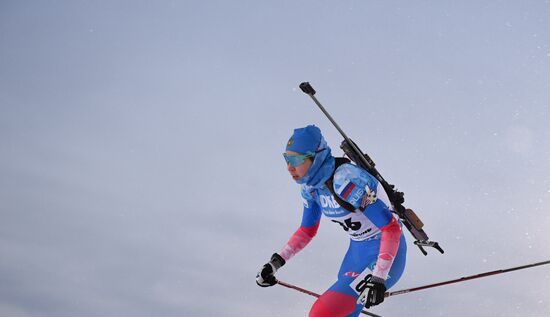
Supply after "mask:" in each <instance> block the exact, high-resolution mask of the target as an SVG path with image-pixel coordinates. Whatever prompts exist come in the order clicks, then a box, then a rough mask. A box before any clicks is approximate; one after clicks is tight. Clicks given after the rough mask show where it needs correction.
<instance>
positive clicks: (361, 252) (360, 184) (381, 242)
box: [279, 164, 407, 317]
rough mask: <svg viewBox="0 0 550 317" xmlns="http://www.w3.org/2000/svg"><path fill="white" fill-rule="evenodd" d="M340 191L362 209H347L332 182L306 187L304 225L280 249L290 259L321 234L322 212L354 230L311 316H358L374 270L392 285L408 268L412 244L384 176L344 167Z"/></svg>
mask: <svg viewBox="0 0 550 317" xmlns="http://www.w3.org/2000/svg"><path fill="white" fill-rule="evenodd" d="M333 184H334V192H335V193H336V194H337V195H338V196H339V198H341V199H342V200H344V201H346V202H347V203H349V204H351V205H353V206H354V207H355V208H356V210H355V212H350V211H348V210H347V209H345V208H343V207H341V206H340V205H339V204H338V203H337V201H336V200H335V199H334V197H333V196H332V193H331V192H330V191H329V189H328V188H327V187H326V186H324V185H323V186H319V187H312V186H308V185H305V184H303V185H302V188H301V191H302V192H301V194H302V199H303V203H304V209H303V216H302V223H301V225H300V227H299V228H298V230H297V231H296V232H295V233H294V234H293V235H292V237H291V238H290V240H289V241H288V243H287V244H286V245H285V246H284V247H283V249H282V250H281V252H280V253H279V254H280V255H281V256H282V257H283V258H284V259H285V261H288V260H289V259H290V258H291V257H293V256H294V255H295V254H296V253H298V252H299V251H300V250H302V249H303V248H304V247H305V246H306V245H307V244H308V243H309V242H310V241H311V239H312V238H313V237H314V236H315V235H316V233H317V229H318V228H319V223H320V220H321V215H325V216H326V217H327V218H328V219H330V220H331V221H332V222H334V223H336V224H338V225H340V226H341V227H342V228H343V230H344V231H346V232H347V233H348V234H349V237H350V245H349V248H348V251H347V253H346V255H345V257H344V259H343V261H342V264H341V266H340V270H339V271H338V279H337V281H336V282H335V283H334V284H333V285H332V286H331V287H330V288H329V289H328V290H327V291H326V292H325V293H323V294H322V296H321V297H319V298H318V299H317V301H316V302H315V304H314V305H313V306H312V308H311V311H310V313H309V316H310V317H335V316H341V317H344V316H346V317H355V316H358V315H359V314H360V312H361V310H362V308H363V307H362V305H357V304H356V301H357V298H358V297H359V295H360V291H358V290H357V289H356V288H357V284H359V283H360V282H361V281H362V280H363V279H364V278H365V277H366V276H367V275H369V274H371V275H373V276H375V277H377V278H381V279H383V280H385V281H386V282H385V286H386V288H388V289H389V288H390V287H392V286H393V285H394V284H395V283H396V282H397V281H398V280H399V278H400V277H401V275H402V274H403V271H404V269H405V261H406V253H407V246H406V242H405V238H404V235H403V233H402V230H401V224H400V222H399V220H398V219H397V218H396V217H395V216H394V214H393V213H392V212H391V210H390V208H391V204H390V202H389V199H388V196H387V194H386V192H385V191H384V189H383V188H382V186H381V185H380V184H379V182H378V180H376V178H374V177H373V176H372V175H370V174H369V173H368V172H366V171H364V170H363V169H361V168H359V167H357V166H355V165H352V164H343V165H341V166H339V167H338V168H337V169H336V171H335V173H334V178H333Z"/></svg>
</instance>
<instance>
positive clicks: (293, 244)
mask: <svg viewBox="0 0 550 317" xmlns="http://www.w3.org/2000/svg"><path fill="white" fill-rule="evenodd" d="M302 197H303V198H304V211H303V214H302V223H301V224H300V227H299V228H298V230H296V232H294V234H293V235H292V236H291V237H290V239H289V240H288V242H287V244H286V245H285V246H284V247H283V249H282V250H281V252H279V255H281V257H282V258H283V259H285V261H288V260H290V258H292V257H293V256H294V255H296V253H298V252H300V251H301V250H302V249H303V248H305V247H306V246H307V245H308V244H309V242H310V241H311V239H313V237H315V235H316V234H317V229H319V224H320V222H321V208H320V207H319V205H317V203H316V202H315V201H314V200H313V199H306V198H309V197H306V196H304V194H302Z"/></svg>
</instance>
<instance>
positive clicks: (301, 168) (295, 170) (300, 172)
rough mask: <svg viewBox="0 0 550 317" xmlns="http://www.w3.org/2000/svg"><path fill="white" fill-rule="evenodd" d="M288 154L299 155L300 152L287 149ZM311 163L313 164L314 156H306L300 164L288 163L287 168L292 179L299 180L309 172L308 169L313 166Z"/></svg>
mask: <svg viewBox="0 0 550 317" xmlns="http://www.w3.org/2000/svg"><path fill="white" fill-rule="evenodd" d="M286 154H287V155H299V154H300V153H297V152H293V151H286ZM311 164H313V160H312V158H306V159H305V160H304V162H303V163H302V164H300V165H298V166H292V164H290V163H287V170H288V172H289V173H290V176H292V179H294V180H298V179H300V178H302V177H304V176H305V175H306V174H307V171H308V170H309V168H310V167H311Z"/></svg>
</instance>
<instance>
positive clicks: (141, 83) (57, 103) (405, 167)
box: [0, 0, 550, 317]
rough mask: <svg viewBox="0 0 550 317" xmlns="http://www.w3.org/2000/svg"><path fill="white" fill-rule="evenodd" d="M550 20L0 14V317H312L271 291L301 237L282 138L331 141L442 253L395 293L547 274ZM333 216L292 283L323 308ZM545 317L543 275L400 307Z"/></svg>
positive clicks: (362, 9) (334, 253) (391, 308)
mask: <svg viewBox="0 0 550 317" xmlns="http://www.w3.org/2000/svg"><path fill="white" fill-rule="evenodd" d="M549 17H550V1H548V0H539V1H530V0H527V1H497V0H495V1H473V0H472V1H469V0H467V1H371V0H354V1H351V0H347V1H319V0H317V1H310V0H299V1H296V0H294V1H287V0H282V1H206V0H205V1H149V2H146V1H81V0H75V1H11V0H1V1H0V316H6V317H38V316H45V317H54V316H55V317H73V316H80V317H89V316H135V317H139V316H168V317H169V316H201V317H202V316H267V317H275V316H297V317H298V316H307V312H308V311H309V307H310V306H311V305H312V303H313V301H314V298H312V297H310V296H307V295H304V294H301V293H297V292H295V291H293V290H289V289H285V288H283V287H279V286H276V287H272V288H268V289H263V288H259V287H257V286H256V283H255V281H254V278H255V274H256V272H257V271H258V270H259V268H260V267H261V266H262V265H263V264H264V263H265V262H266V261H267V260H268V259H269V257H270V256H271V254H272V253H273V252H276V251H279V250H280V248H281V247H282V246H283V245H284V244H285V243H286V241H287V239H288V238H289V237H290V235H291V234H292V233H293V232H294V230H295V229H296V228H297V227H298V225H299V223H300V219H301V200H300V194H299V186H298V185H297V184H295V183H294V182H293V181H292V179H291V178H290V176H289V175H288V173H287V172H286V170H285V164H284V161H283V158H282V156H281V153H282V152H283V151H284V146H285V144H286V141H287V139H288V137H289V136H290V134H291V133H292V129H293V128H295V127H300V126H305V125H307V124H316V125H317V126H319V127H320V128H321V129H322V130H323V132H324V134H325V136H326V139H327V140H328V142H329V143H330V144H331V146H332V148H333V151H334V153H335V154H337V155H340V154H341V151H340V150H339V149H338V145H339V143H340V141H341V137H340V136H339V135H338V133H337V131H336V129H334V128H333V127H332V126H331V124H330V123H329V121H328V120H327V119H326V118H325V117H324V116H323V115H322V113H321V112H320V111H319V110H318V109H317V108H316V106H315V105H314V103H313V102H312V101H311V100H310V99H309V97H307V96H306V95H304V94H303V93H302V92H301V91H300V90H299V89H298V84H299V83H300V82H302V81H310V82H311V83H312V84H313V86H314V88H315V89H316V90H317V97H318V98H319V100H320V101H321V102H322V103H323V104H324V105H325V107H326V108H327V110H328V111H330V112H331V113H332V115H333V117H334V118H335V119H336V120H337V121H338V122H339V124H340V125H341V126H342V127H343V128H344V130H345V131H346V132H347V134H348V135H349V136H350V137H351V138H352V139H354V140H355V141H356V142H357V143H358V144H359V145H360V146H361V147H362V148H363V150H365V151H367V152H368V153H369V154H370V155H371V157H372V158H373V159H374V160H375V162H376V163H377V167H378V169H379V171H380V172H381V173H382V175H384V177H385V178H386V179H387V180H389V181H390V182H391V183H394V184H396V185H397V186H398V188H399V189H400V190H402V191H404V192H405V198H406V205H407V206H408V207H411V208H413V209H415V210H416V211H417V213H418V214H419V215H420V216H421V218H422V219H423V221H424V223H425V224H426V227H425V229H426V231H427V233H428V234H429V235H430V237H431V238H432V239H433V240H437V241H439V242H440V243H441V245H442V246H443V248H444V249H445V251H446V253H445V254H444V255H440V254H437V253H434V252H431V253H430V255H429V256H427V257H424V256H423V255H422V254H421V253H420V252H419V251H418V249H417V248H416V247H414V246H413V245H412V238H411V237H410V235H408V234H407V238H408V241H409V252H408V262H407V268H406V271H405V274H404V275H403V277H402V278H401V280H400V281H399V283H398V284H397V285H396V286H395V287H394V289H393V290H398V289H402V288H409V287H414V286H418V285H422V284H426V283H432V282H437V281H441V280H446V279H452V278H457V277H461V276H464V275H470V274H476V273H480V272H484V271H491V270H496V269H501V268H508V267H512V266H517V265H522V264H526V263H531V262H538V261H543V260H548V259H550V235H549V234H548V232H549V230H550V128H549V122H550V18H549ZM347 245H348V236H347V234H346V233H345V232H343V231H342V230H341V228H340V226H338V225H335V224H333V223H330V222H327V221H326V220H323V222H322V224H321V227H320V230H319V233H318V236H317V237H316V239H314V241H313V242H312V243H311V244H310V246H309V247H308V248H307V249H305V250H304V251H303V252H302V253H300V254H299V255H297V256H296V257H295V258H293V259H292V260H291V261H290V262H289V263H288V264H287V265H286V266H285V267H284V268H283V269H281V271H280V272H279V273H278V277H279V278H280V279H281V280H284V281H287V282H290V283H293V284H296V285H299V286H302V287H306V288H308V289H311V290H313V291H316V292H322V291H324V290H325V289H326V288H328V287H329V286H330V285H331V284H332V283H333V282H334V281H335V278H336V274H337V272H338V268H339V265H340V262H341V260H342V257H343V255H344V253H345V251H346V248H347ZM373 312H375V313H377V314H381V315H383V316H385V317H391V316H415V315H416V316H424V317H432V316H465V315H466V316H501V317H507V316H548V315H550V267H549V266H546V267H538V268H533V269H530V270H524V271H518V272H514V273H509V274H506V275H499V276H495V277H488V278H485V279H479V280H475V281H471V282H465V283H461V284H457V285H452V286H445V287H442V288H439V289H431V290H426V291H422V292H417V293H411V294H406V295H400V296H396V297H395V298H389V299H387V300H386V301H385V302H384V303H383V304H382V305H380V306H377V307H375V308H374V309H373Z"/></svg>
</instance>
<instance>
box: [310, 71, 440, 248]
mask: <svg viewBox="0 0 550 317" xmlns="http://www.w3.org/2000/svg"><path fill="white" fill-rule="evenodd" d="M300 89H301V90H302V91H303V92H304V93H305V94H307V95H309V96H310V97H311V99H313V101H314V102H315V104H317V106H318V107H319V108H320V109H321V111H323V113H324V114H325V115H326V116H327V118H328V119H329V120H330V122H331V123H332V124H333V125H334V127H336V129H337V130H338V132H340V134H341V135H342V136H343V137H344V141H342V144H341V145H340V148H341V149H342V150H343V151H344V154H345V155H346V156H347V157H349V158H350V159H351V160H352V161H353V162H354V163H355V164H357V165H358V166H359V167H361V168H363V169H364V170H366V171H367V172H369V173H370V174H371V175H372V176H374V177H375V178H376V179H377V180H378V181H379V182H380V184H381V185H382V187H383V188H384V190H385V191H386V193H387V194H388V198H389V199H390V202H391V203H392V205H393V210H392V212H394V213H395V214H397V216H398V217H399V219H400V220H401V222H402V223H403V224H404V225H405V227H406V228H407V229H408V230H409V232H410V233H411V235H412V236H413V237H414V239H415V241H414V244H415V245H416V246H418V248H420V251H421V252H422V253H423V254H424V255H427V254H428V252H427V251H426V250H425V249H424V247H432V248H435V249H436V250H438V251H439V252H441V253H442V254H443V253H444V251H443V249H442V248H441V247H440V246H439V243H438V242H436V241H430V240H429V238H428V234H426V232H425V231H424V229H423V227H424V223H423V222H422V221H421V220H420V218H419V217H418V216H417V215H416V213H415V212H414V211H413V210H412V209H408V208H405V207H404V206H403V203H404V202H405V197H404V196H405V194H404V193H403V192H400V191H397V190H396V189H395V186H394V185H392V184H389V183H388V182H387V181H386V180H385V179H384V178H383V177H382V175H381V174H380V173H379V172H378V170H377V169H376V167H375V163H374V161H373V160H372V159H371V158H370V156H369V155H368V154H367V153H364V152H363V151H361V150H360V149H359V147H358V146H357V144H355V142H353V141H352V140H351V139H350V138H348V136H347V135H346V134H345V133H344V131H342V129H341V128H340V126H339V125H338V124H337V123H336V121H334V119H332V117H331V115H330V114H329V113H328V112H327V111H326V110H325V108H324V107H323V105H321V103H320V102H319V100H317V98H316V97H315V93H316V91H315V89H313V87H312V86H311V85H310V84H309V82H303V83H301V84H300Z"/></svg>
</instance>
